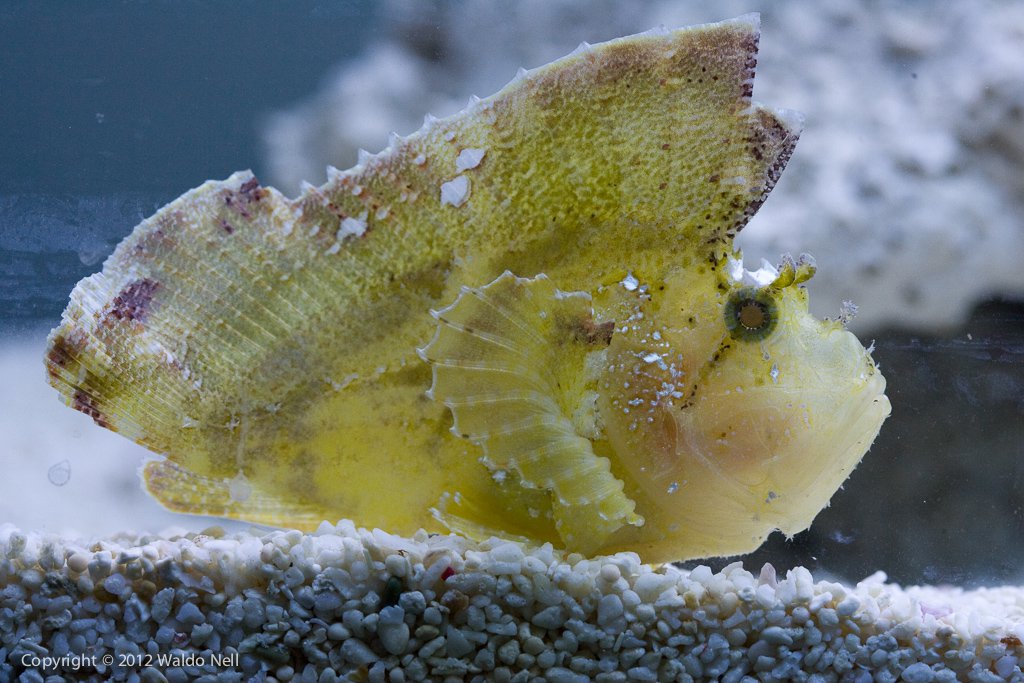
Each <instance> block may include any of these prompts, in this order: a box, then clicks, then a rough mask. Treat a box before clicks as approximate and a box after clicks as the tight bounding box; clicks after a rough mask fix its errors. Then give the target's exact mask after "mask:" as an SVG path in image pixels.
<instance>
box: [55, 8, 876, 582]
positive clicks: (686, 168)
mask: <svg viewBox="0 0 1024 683" xmlns="http://www.w3.org/2000/svg"><path fill="white" fill-rule="evenodd" d="M758 35H759V30H758V22H757V17H756V15H749V16H745V17H740V18H738V19H735V20H732V21H726V22H722V23H718V24H710V25H705V26H698V27H694V28H686V29H681V30H674V31H667V30H659V31H651V32H648V33H645V34H641V35H636V36H631V37H627V38H622V39H618V40H613V41H611V42H608V43H604V44H601V45H595V46H586V45H584V46H581V49H579V50H577V51H576V52H574V53H572V54H571V55H569V56H567V57H565V58H563V59H560V60H558V61H556V62H553V63H551V64H548V65H546V66H543V67H540V68H538V69H535V70H533V71H525V72H521V73H520V75H519V76H517V78H516V79H514V80H513V81H512V82H511V83H509V84H508V85H507V86H506V87H505V88H504V89H502V90H501V91H500V92H498V93H497V94H496V95H494V96H492V97H489V98H487V99H484V100H479V99H474V100H472V101H471V102H470V104H469V106H468V107H467V108H466V109H465V110H464V111H462V112H460V113H459V114H456V115H454V116H452V117H451V118H447V119H443V120H436V119H432V118H430V117H428V119H427V121H426V122H425V124H424V126H423V128H422V129H420V130H419V131H418V132H416V133H414V134H412V135H410V136H409V137H406V138H401V137H398V136H394V137H393V138H392V139H391V141H390V145H389V147H388V148H387V149H385V150H384V151H382V152H381V153H379V154H377V155H363V156H362V157H361V159H360V163H359V165H357V166H356V167H355V168H353V169H351V170H349V171H345V172H338V171H335V170H333V169H330V170H329V173H328V180H327V183H326V184H325V185H323V186H321V187H319V188H317V187H312V186H307V187H305V188H304V191H303V192H302V194H301V196H299V197H298V198H296V199H294V200H289V199H286V198H285V197H283V196H282V195H281V194H280V193H278V192H277V191H276V190H274V189H273V188H269V187H262V186H261V185H260V184H259V183H258V181H257V180H256V179H255V178H254V177H253V176H252V175H251V174H250V173H247V172H242V173H236V174H234V175H233V176H231V177H230V178H228V179H227V180H225V181H223V182H207V183H205V184H204V185H202V186H201V187H199V188H197V189H195V190H192V191H191V192H188V193H187V194H185V195H184V196H182V197H181V198H179V199H177V200H176V201H174V202H172V203H171V204H169V205H168V206H166V207H164V208H163V209H161V210H160V211H159V212H157V214H156V215H154V216H153V217H152V218H150V219H148V220H146V221H144V222H143V223H142V224H141V225H139V226H138V227H137V228H136V229H135V231H134V232H133V233H132V234H131V235H130V236H129V237H128V238H126V239H125V240H124V242H122V243H121V245H120V246H119V247H118V248H117V250H116V251H115V252H114V254H113V255H112V256H111V257H110V258H109V259H108V260H107V262H106V263H105V264H104V267H103V271H102V272H100V273H98V274H96V275H93V276H91V277H89V278H86V279H84V280H82V281H81V282H80V283H79V284H78V285H77V286H76V288H75V290H74V291H73V292H72V294H71V301H70V304H69V306H68V308H67V310H66V311H65V312H64V316H63V320H62V323H61V325H60V327H58V328H57V329H56V330H54V332H53V333H52V334H51V336H50V347H49V350H48V353H47V356H46V364H47V368H48V370H49V375H50V381H51V382H52V384H53V385H54V386H55V387H57V388H58V389H59V390H60V392H61V393H62V395H63V398H64V400H65V401H66V402H67V403H68V404H69V405H71V406H72V407H74V408H76V409H78V410H81V411H83V412H85V413H87V414H89V415H90V416H92V418H93V419H94V420H95V421H96V422H97V423H98V424H100V425H101V426H104V427H107V428H109V429H112V430H115V431H117V432H120V433H122V434H124V435H125V436H127V437H128V438H131V439H134V440H135V441H137V442H139V443H141V444H143V445H145V446H147V447H148V448H150V449H151V450H153V451H155V452H156V453H158V454H160V455H161V456H163V457H162V458H159V459H154V460H152V461H151V462H148V463H147V464H146V465H145V468H144V478H145V481H146V485H147V487H148V489H149V491H150V492H151V493H152V494H153V495H154V496H156V497H157V498H158V499H159V500H160V501H161V502H162V503H163V504H164V505H165V506H167V507H168V508H170V509H172V510H178V511H183V512H192V513H203V514H209V515H218V516H223V517H232V518H240V519H246V520H251V521H255V522H262V523H266V524H272V525H281V526H291V527H296V528H300V529H312V528H315V527H316V526H317V524H318V523H319V522H320V521H321V520H322V519H324V518H329V519H337V518H338V517H339V516H345V517H348V518H351V519H353V520H355V521H356V522H357V523H358V524H360V525H363V526H368V527H369V526H378V527H383V528H386V529H388V530H390V531H394V532H399V533H406V534H408V533H412V532H413V531H415V530H416V529H418V528H420V527H426V528H428V529H434V530H441V529H444V528H448V529H451V530H454V531H457V532H460V533H463V534H467V535H470V536H474V537H480V536H487V535H491V534H497V535H501V536H504V537H510V538H521V539H527V540H530V541H535V542H544V541H550V542H551V543H553V544H555V545H556V546H558V547H564V548H567V549H571V550H575V551H580V552H583V553H588V554H592V553H599V552H610V551H617V550H633V551H636V552H638V553H639V554H640V555H641V556H642V557H643V558H644V559H645V560H647V561H650V562H657V561H668V560H679V559H685V558H693V557H706V556H715V555H730V554H735V553H741V552H746V551H749V550H752V549H754V548H755V547H757V546H758V545H759V544H760V543H761V541H762V540H763V539H764V538H765V536H767V535H768V534H769V533H770V532H771V531H772V530H773V529H780V530H782V531H783V532H785V533H787V534H793V533H796V532H798V531H800V530H802V529H804V528H806V527H807V526H808V525H809V524H810V522H811V520H812V519H813V517H814V516H815V515H816V514H817V513H818V511H819V510H820V509H821V508H822V507H823V506H824V505H826V504H827V502H828V500H829V498H830V497H831V495H832V494H833V493H834V492H835V491H836V489H837V488H838V487H839V486H840V484H841V483H842V482H843V480H844V479H845V478H846V477H847V475H848V474H849V473H850V471H851V470H852V469H853V468H854V466H856V464H857V463H858V462H859V460H860V459H861V457H862V456H863V454H864V452H865V451H866V450H867V448H868V447H869V445H870V444H871V442H872V440H873V439H874V437H875V435H876V434H877V433H878V430H879V428H880V426H881V424H882V421H883V420H884V419H885V417H886V416H887V415H888V413H889V403H888V400H887V399H886V397H885V396H884V394H883V392H884V389H885V380H884V379H883V378H882V376H881V374H880V373H879V372H878V370H877V368H876V367H875V365H874V363H873V362H872V360H871V357H870V355H869V354H868V352H867V351H865V350H864V348H863V347H862V346H861V344H860V343H859V342H858V341H857V339H856V338H855V337H854V336H853V335H852V334H850V333H849V332H847V331H846V330H845V329H844V328H843V325H842V323H841V322H839V321H829V320H826V321H819V320H816V319H814V318H812V317H811V316H810V315H809V314H808V312H807V295H806V293H805V290H804V288H803V287H802V286H801V283H803V282H804V281H806V280H807V279H808V278H810V276H811V275H812V274H813V271H814V266H813V264H812V262H811V261H809V260H808V259H800V260H794V259H791V258H784V259H783V262H782V264H781V266H780V267H779V268H778V269H776V268H773V267H771V266H769V265H767V264H766V265H765V267H763V268H761V269H760V270H758V271H756V272H753V273H752V272H749V271H746V270H745V269H744V268H743V267H742V262H741V259H740V257H739V254H738V252H736V251H735V249H734V246H733V238H734V237H735V236H736V233H737V232H738V231H739V230H740V229H741V228H742V227H743V226H744V224H746V222H747V220H748V219H749V218H750V216H751V215H752V214H753V213H754V212H755V211H756V210H757V208H758V207H759V206H760V205H761V203H762V202H763V201H764V199H765V196H766V195H767V193H768V192H769V190H771V188H772V186H773V185H774V183H775V181H776V179H777V178H778V176H779V173H780V172H781V171H782V169H783V167H784V166H785V164H786V161H787V159H788V158H789V155H790V153H791V151H792V149H793V146H794V144H795V143H796V140H797V137H798V135H799V129H800V117H799V116H798V115H796V114H794V113H792V112H784V111H775V110H771V109H767V108H765V107H762V106H760V105H758V104H755V103H753V102H752V101H751V90H752V83H753V77H754V65H755V62H756V49H757V43H758Z"/></svg>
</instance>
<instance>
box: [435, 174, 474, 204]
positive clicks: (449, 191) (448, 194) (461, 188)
mask: <svg viewBox="0 0 1024 683" xmlns="http://www.w3.org/2000/svg"><path fill="white" fill-rule="evenodd" d="M468 198H469V178H467V177H466V176H464V175H460V176H456V177H455V178H454V179H452V180H449V181H448V182H447V183H442V184H441V206H444V205H445V204H451V205H452V206H454V207H456V208H458V207H460V206H462V205H463V204H465V203H466V200H467V199H468Z"/></svg>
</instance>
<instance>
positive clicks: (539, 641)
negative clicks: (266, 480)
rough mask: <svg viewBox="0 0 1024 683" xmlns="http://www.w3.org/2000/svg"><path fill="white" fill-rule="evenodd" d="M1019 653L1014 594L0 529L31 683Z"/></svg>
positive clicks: (1019, 596) (262, 540)
mask: <svg viewBox="0 0 1024 683" xmlns="http://www.w3.org/2000/svg"><path fill="white" fill-rule="evenodd" d="M1021 638H1024V589H1022V588H1018V587H1014V588H993V589H981V590H974V591H961V590H953V589H939V588H933V587H928V588H908V589H902V588H900V587H898V586H895V585H892V584H886V583H885V577H884V575H882V574H876V575H874V576H872V577H869V578H868V579H866V580H865V581H862V582H861V583H859V584H857V585H856V586H846V585H842V584H839V583H833V582H829V581H815V580H814V577H812V576H811V574H810V572H808V571H807V570H806V569H803V568H799V567H798V568H796V569H794V570H792V571H790V572H788V573H787V575H786V576H785V577H784V578H780V577H777V576H776V573H775V570H774V569H773V568H772V567H771V565H765V566H764V567H762V568H761V570H760V572H759V573H758V574H756V575H755V574H751V573H750V572H749V571H747V570H746V569H744V568H743V566H742V564H741V563H738V562H737V563H734V564H731V565H729V566H728V567H726V568H725V569H723V570H722V571H721V572H720V573H717V574H716V573H713V572H712V571H711V570H710V569H709V568H708V567H705V566H698V567H696V568H695V569H693V570H691V571H684V570H680V569H677V568H675V567H672V566H664V567H660V568H652V567H651V566H648V565H643V564H641V563H640V561H639V558H638V557H637V556H636V555H635V554H633V553H620V554H617V555H612V556H608V557H598V558H594V559H586V558H584V557H582V556H580V555H578V554H569V555H566V554H564V553H561V552H558V551H554V550H552V548H551V547H550V546H549V545H545V546H542V547H539V548H537V547H525V546H521V545H519V544H516V543H510V542H507V541H502V540H499V539H492V540H490V541H488V542H485V543H481V544H474V543H470V542H468V541H466V540H464V539H461V538H458V537H455V536H428V535H427V534H426V533H424V532H421V533H420V534H418V535H417V536H415V537H414V538H411V539H406V538H400V537H396V536H391V535H389V534H386V533H383V532H381V531H379V530H375V531H372V532H370V531H365V530H357V529H356V528H355V527H354V526H353V525H352V524H351V523H349V522H341V523H339V524H338V525H337V526H336V527H335V526H331V525H329V524H326V523H324V524H323V525H322V526H321V528H320V529H319V530H318V531H317V532H316V533H314V534H302V533H299V532H297V531H288V532H286V531H275V532H271V533H266V534H263V535H259V534H257V533H249V532H237V533H234V534H231V535H228V534H225V533H224V532H223V530H222V529H220V528H212V529H209V530H207V531H206V532H205V533H202V534H193V533H190V534H187V535H185V536H176V537H170V536H164V537H160V536H152V535H150V536H139V537H136V536H130V535H121V536H115V537H112V538H108V539H103V540H95V541H78V540H71V539H68V538H65V537H59V536H54V535H41V534H37V533H26V532H22V531H19V530H18V529H17V528H16V527H14V526H13V525H9V524H7V525H3V526H0V679H2V680H19V681H23V682H26V683H27V682H32V681H51V680H53V681H56V680H65V679H62V678H49V677H51V676H67V677H74V678H75V679H76V680H77V679H85V680H114V681H172V682H173V681H191V680H201V681H211V682H212V681H243V680H268V681H270V680H279V681H288V680H297V681H310V682H326V681H336V680H362V681H371V682H377V681H379V682H381V683H400V682H401V681H423V680H430V681H498V682H507V681H517V682H521V683H526V682H527V681H555V682H557V681H604V682H613V681H615V682H627V681H693V680H708V679H715V680H721V681H733V682H738V681H753V680H807V681H837V680H844V681H864V682H865V683H867V682H868V681H872V680H873V681H896V680H900V678H901V677H902V680H904V681H917V682H926V681H954V680H964V681H997V680H1024V677H1022V674H1021V668H1020V664H1021V657H1022V655H1024V648H1022V647H1021V644H1020V643H1021ZM104 657H108V658H109V659H108V660H107V661H110V662H112V663H110V664H105V663H104Z"/></svg>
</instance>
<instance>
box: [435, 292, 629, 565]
mask: <svg viewBox="0 0 1024 683" xmlns="http://www.w3.org/2000/svg"><path fill="white" fill-rule="evenodd" d="M558 294H559V292H558V291H557V290H556V288H555V287H554V285H553V284H552V283H551V281H550V280H549V279H548V278H546V277H537V278H534V279H532V280H530V279H522V278H517V277H515V276H514V275H512V274H511V273H508V272H506V273H504V274H503V275H501V276H500V277H499V278H498V279H497V280H495V281H494V282H492V283H490V284H489V285H486V286H484V287H482V288H480V289H479V290H468V291H467V290H465V289H464V290H463V291H462V293H461V294H460V295H459V298H458V299H457V300H456V301H455V303H453V304H452V305H451V306H449V307H447V308H445V309H444V310H443V312H442V314H441V315H440V316H439V317H440V320H441V323H440V324H439V325H438V330H437V332H436V333H435V335H434V338H433V339H432V340H431V342H430V343H429V344H428V345H427V346H425V347H424V348H423V349H421V350H420V354H421V356H422V357H423V358H424V359H426V360H427V361H428V362H430V363H431V364H432V365H433V373H434V381H433V385H432V386H431V389H430V393H431V395H432V396H433V397H434V398H435V399H437V400H441V401H443V402H444V403H445V405H447V406H448V407H449V408H450V409H451V411H452V415H453V418H454V426H453V427H452V430H453V432H454V433H456V434H458V435H460V436H463V437H464V438H468V439H470V440H471V441H473V442H475V443H478V444H479V445H481V446H482V447H483V449H484V458H485V462H486V463H487V464H488V466H489V467H491V468H492V469H494V470H496V471H500V470H509V469H511V470H514V471H515V472H516V473H517V474H518V476H519V478H520V479H521V483H522V485H524V486H527V487H530V488H540V489H546V490H549V491H551V492H552V495H553V496H554V502H555V503H557V505H556V506H555V510H556V515H555V521H556V525H558V526H559V529H560V530H561V529H563V528H564V531H565V534H568V536H563V539H564V540H565V541H566V542H570V541H571V542H572V543H574V544H583V545H586V544H591V545H593V547H597V546H599V545H600V542H602V541H603V540H605V539H606V538H607V537H608V536H609V535H610V534H611V533H613V532H614V531H616V530H617V529H618V528H620V527H621V526H623V525H624V524H637V523H640V521H641V520H640V518H639V517H638V516H637V515H636V514H635V512H634V507H635V504H634V502H633V501H632V500H630V499H629V498H628V497H626V495H625V494H624V492H623V489H624V485H623V483H622V482H621V481H620V480H618V479H617V478H615V477H614V475H612V473H611V468H610V463H609V461H608V459H607V458H603V457H599V456H597V455H596V454H595V453H594V451H593V448H592V447H591V444H590V441H588V440H587V439H585V438H583V437H581V436H579V435H578V434H577V433H576V431H575V427H574V425H573V423H572V421H571V420H570V419H569V417H568V415H571V414H572V413H573V409H574V407H575V406H576V405H577V404H578V403H579V402H580V401H581V400H583V399H584V396H585V391H586V387H585V382H583V381H581V380H580V378H581V377H582V375H583V374H584V372H583V368H584V365H585V361H586V356H587V354H589V353H591V352H592V351H598V352H599V351H600V349H602V348H603V347H604V344H606V343H607V340H604V343H602V341H601V340H600V339H597V338H592V339H590V340H589V342H588V339H587V337H588V335H587V334H585V331H586V330H589V329H593V327H594V325H593V318H592V311H591V309H590V298H589V297H574V296H564V295H562V296H559V295H558ZM449 319H452V320H458V321H459V324H458V325H457V326H455V325H447V324H445V322H444V321H446V320H449ZM477 330H486V331H487V337H488V339H487V340H484V343H480V339H479V338H478V337H477V336H476V335H477ZM490 339H498V340H500V343H498V344H495V343H492V342H491V341H489V340H490ZM520 346H526V347H529V351H528V352H526V353H523V354H519V353H517V352H516V351H515V349H517V348H519V347H520ZM492 354H493V355H494V356H496V357H497V358H498V359H499V360H498V365H500V366H501V370H500V371H498V372H494V371H492V370H489V369H485V370H484V372H487V373H489V374H488V376H487V378H486V380H487V381H481V377H480V370H479V368H481V367H483V368H488V367H489V366H491V365H492V361H491V359H490V358H489V356H490V355H492ZM509 356H512V357H514V358H515V360H516V363H515V364H513V365H509V364H507V362H505V361H506V360H507V358H508V357H509ZM480 387H486V390H484V391H481V389H480ZM480 394H483V396H482V399H483V400H477V396H478V395H480ZM575 508H592V509H593V510H594V513H592V514H591V515H590V516H589V520H590V522H589V525H590V526H589V527H587V526H586V525H583V526H582V527H579V528H578V525H577V524H575V523H574V522H572V521H571V517H572V516H571V515H568V514H566V513H565V512H564V511H565V510H568V509H575ZM560 510H561V511H562V512H559V511H560ZM595 513H596V514H595ZM595 518H596V519H600V520H601V522H600V523H597V524H595V523H594V519H595ZM570 536H571V538H570Z"/></svg>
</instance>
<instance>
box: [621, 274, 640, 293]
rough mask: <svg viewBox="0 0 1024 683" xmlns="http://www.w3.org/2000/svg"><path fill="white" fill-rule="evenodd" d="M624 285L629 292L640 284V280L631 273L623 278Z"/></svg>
mask: <svg viewBox="0 0 1024 683" xmlns="http://www.w3.org/2000/svg"><path fill="white" fill-rule="evenodd" d="M622 286H623V287H625V288H626V291H627V292H632V291H635V290H636V288H637V287H639V286H640V281H639V280H637V279H636V277H634V275H633V273H630V274H629V275H627V276H626V277H624V278H622Z"/></svg>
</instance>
